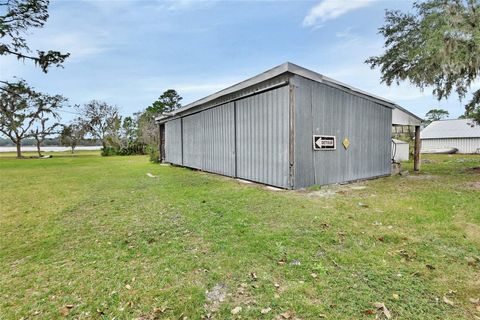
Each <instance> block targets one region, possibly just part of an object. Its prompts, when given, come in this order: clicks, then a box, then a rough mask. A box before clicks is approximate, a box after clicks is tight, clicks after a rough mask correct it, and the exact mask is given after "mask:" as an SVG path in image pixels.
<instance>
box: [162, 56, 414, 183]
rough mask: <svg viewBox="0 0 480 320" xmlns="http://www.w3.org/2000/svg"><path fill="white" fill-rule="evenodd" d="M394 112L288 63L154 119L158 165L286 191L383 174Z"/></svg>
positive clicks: (392, 106) (386, 169)
mask: <svg viewBox="0 0 480 320" xmlns="http://www.w3.org/2000/svg"><path fill="white" fill-rule="evenodd" d="M396 107H398V106H397V105H395V104H394V103H393V102H390V101H388V100H385V99H382V98H379V97H376V96H374V95H371V94H368V93H366V92H363V91H361V90H358V89H355V88H352V87H350V86H347V85H345V84H342V83H340V82H338V81H335V80H333V79H330V78H327V77H325V76H323V75H321V74H318V73H315V72H313V71H310V70H307V69H305V68H302V67H299V66H297V65H294V64H292V63H288V62H287V63H284V64H282V65H280V66H277V67H275V68H273V69H271V70H268V71H266V72H264V73H261V74H259V75H257V76H255V77H253V78H250V79H248V80H245V81H243V82H240V83H238V84H236V85H234V86H231V87H229V88H227V89H224V90H222V91H220V92H217V93H215V94H213V95H210V96H208V97H205V98H203V99H200V100H198V101H196V102H193V103H191V104H189V105H186V106H185V107H183V108H181V109H179V110H177V111H175V112H174V113H173V114H169V115H166V116H162V117H159V118H157V123H158V124H159V129H160V130H159V132H160V135H161V137H160V141H161V143H160V150H161V160H162V161H164V162H168V163H172V164H176V165H181V166H185V167H190V168H195V169H199V170H204V171H208V172H213V173H218V174H222V175H226V176H231V177H235V178H240V179H245V180H251V181H255V182H260V183H263V184H267V185H272V186H276V187H281V188H286V189H299V188H304V187H308V186H312V185H325V184H332V183H339V182H347V181H353V180H359V179H366V178H373V177H381V176H386V175H390V172H391V130H392V129H391V128H392V110H393V109H395V108H396ZM398 110H400V112H403V111H406V110H404V109H397V112H398ZM405 117H407V118H408V117H409V114H405ZM405 117H404V118H405ZM417 119H418V118H417ZM410 124H411V123H410ZM414 125H416V124H414ZM418 125H419V123H418Z"/></svg>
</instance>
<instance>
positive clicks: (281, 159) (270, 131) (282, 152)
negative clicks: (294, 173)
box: [235, 86, 290, 188]
mask: <svg viewBox="0 0 480 320" xmlns="http://www.w3.org/2000/svg"><path fill="white" fill-rule="evenodd" d="M235 103H236V136H237V140H236V146H237V150H236V155H237V159H236V163H237V176H238V177H239V178H243V179H248V180H252V181H258V182H262V183H265V184H269V185H274V186H278V187H283V188H289V187H290V186H289V159H288V151H289V88H288V86H284V87H281V88H278V89H275V90H271V91H267V92H265V93H261V94H258V95H254V96H251V97H248V98H245V99H241V100H238V101H236V102H235Z"/></svg>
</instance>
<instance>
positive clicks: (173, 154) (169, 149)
mask: <svg viewBox="0 0 480 320" xmlns="http://www.w3.org/2000/svg"><path fill="white" fill-rule="evenodd" d="M181 121H182V120H181V119H175V120H172V121H168V122H167V123H165V161H167V162H170V163H173V164H180V165H181V164H182V124H181Z"/></svg>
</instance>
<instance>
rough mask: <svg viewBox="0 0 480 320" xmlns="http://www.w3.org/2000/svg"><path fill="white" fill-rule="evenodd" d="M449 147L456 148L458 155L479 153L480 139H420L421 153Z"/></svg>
mask: <svg viewBox="0 0 480 320" xmlns="http://www.w3.org/2000/svg"><path fill="white" fill-rule="evenodd" d="M451 147H453V148H457V149H458V152H459V153H477V152H479V153H480V138H461V139H456V138H448V139H422V151H423V150H426V149H437V148H451ZM477 150H478V151H477Z"/></svg>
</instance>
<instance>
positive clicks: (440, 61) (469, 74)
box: [366, 0, 480, 123]
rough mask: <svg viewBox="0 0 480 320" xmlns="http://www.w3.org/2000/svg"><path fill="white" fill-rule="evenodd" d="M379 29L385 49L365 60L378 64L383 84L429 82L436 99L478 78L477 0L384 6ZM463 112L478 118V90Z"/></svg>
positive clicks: (462, 92) (464, 89) (462, 90)
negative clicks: (403, 9)
mask: <svg viewBox="0 0 480 320" xmlns="http://www.w3.org/2000/svg"><path fill="white" fill-rule="evenodd" d="M379 33H380V34H381V35H383V37H384V39H385V49H386V50H385V52H384V53H383V54H381V55H379V56H374V57H370V58H369V59H368V60H366V63H367V64H369V65H370V66H371V67H372V68H380V71H381V74H382V76H381V81H382V82H383V83H386V84H387V85H391V84H392V83H397V84H398V83H400V82H401V81H408V82H410V83H411V84H413V85H415V86H417V87H419V88H421V89H422V90H423V89H425V88H428V87H433V94H434V95H435V96H436V97H437V98H438V99H439V100H440V99H443V98H447V97H449V96H450V95H451V94H452V92H456V93H457V95H458V97H459V98H460V99H463V98H465V97H466V96H467V95H468V94H469V92H470V91H471V90H472V84H473V83H474V82H475V81H478V80H479V72H480V2H479V0H427V1H422V2H415V3H414V4H413V11H412V12H407V13H405V12H401V11H398V10H393V11H391V10H387V11H386V16H385V25H384V26H383V27H381V28H380V29H379ZM465 112H466V114H468V115H469V116H471V117H473V118H474V119H476V121H477V122H479V123H480V90H476V91H474V92H472V99H471V100H470V101H468V103H467V104H466V106H465Z"/></svg>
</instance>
